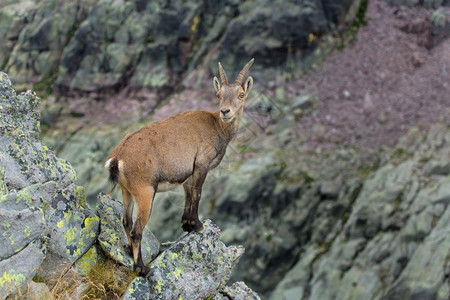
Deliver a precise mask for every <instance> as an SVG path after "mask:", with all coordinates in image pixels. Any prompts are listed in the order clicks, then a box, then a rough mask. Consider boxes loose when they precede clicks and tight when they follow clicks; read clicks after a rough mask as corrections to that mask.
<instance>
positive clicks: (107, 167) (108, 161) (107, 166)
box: [105, 158, 112, 169]
mask: <svg viewBox="0 0 450 300" xmlns="http://www.w3.org/2000/svg"><path fill="white" fill-rule="evenodd" d="M111 160H112V158H110V159H108V160H107V161H106V162H105V168H106V169H109V164H110V163H111Z"/></svg>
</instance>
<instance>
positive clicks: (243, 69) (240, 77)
mask: <svg viewBox="0 0 450 300" xmlns="http://www.w3.org/2000/svg"><path fill="white" fill-rule="evenodd" d="M254 61H255V59H254V58H252V59H251V60H250V61H249V62H248V63H247V64H246V65H245V66H244V68H242V71H241V72H240V73H239V75H238V77H237V78H236V81H235V82H236V83H238V84H242V82H243V81H244V76H245V74H247V72H248V69H250V67H251V66H252V65H253V62H254Z"/></svg>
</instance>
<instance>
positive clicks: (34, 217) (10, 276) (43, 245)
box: [0, 72, 259, 299]
mask: <svg viewBox="0 0 450 300" xmlns="http://www.w3.org/2000/svg"><path fill="white" fill-rule="evenodd" d="M0 80H1V81H0V220H1V221H0V222H1V223H0V226H1V228H2V234H1V235H0V242H1V244H2V247H1V249H0V299H5V298H7V297H9V296H11V295H14V294H17V293H19V294H20V293H23V291H24V290H26V288H28V289H30V288H31V287H33V286H35V285H36V283H35V282H34V281H39V282H40V284H39V288H38V289H43V290H44V291H46V292H43V291H40V292H39V293H40V294H46V295H47V296H48V297H50V298H52V297H53V296H51V294H50V292H49V287H50V288H52V287H53V286H54V285H55V282H56V281H58V280H61V278H62V276H63V274H66V273H68V271H69V270H70V272H71V273H75V274H77V276H84V275H86V274H88V273H89V271H90V270H91V269H92V268H93V267H94V266H95V264H96V263H98V262H99V261H101V260H102V259H105V258H106V257H109V258H110V259H112V260H114V261H116V262H117V263H118V264H121V265H123V266H126V267H128V268H130V269H131V268H132V267H133V261H132V258H131V256H130V254H129V251H128V249H127V247H126V245H125V240H126V239H125V234H124V232H123V229H122V225H121V224H122V222H121V211H122V205H121V203H120V202H118V201H116V200H114V199H111V198H109V197H107V196H105V195H102V194H101V195H99V199H98V204H97V209H91V208H89V207H88V205H87V204H86V202H85V197H84V191H83V188H82V187H80V186H77V185H76V184H75V180H76V174H75V171H74V170H73V168H72V166H71V165H70V164H69V163H68V162H67V161H65V160H62V159H59V158H58V157H56V156H55V154H54V152H53V151H52V150H50V149H49V148H48V147H46V146H45V145H44V144H42V142H41V141H40V128H39V120H40V115H39V98H38V97H37V96H36V94H35V93H34V92H33V91H27V92H26V93H22V94H20V95H16V93H15V91H14V88H13V86H12V84H11V81H10V80H9V78H8V76H7V74H5V73H1V72H0ZM147 229H148V228H147ZM219 236H220V230H219V228H218V227H217V226H216V225H214V223H212V221H210V220H207V221H205V223H204V229H203V231H202V232H201V233H190V234H187V235H185V236H183V237H182V238H181V239H179V240H178V241H176V242H174V243H173V244H172V245H171V246H170V247H167V248H166V249H165V250H164V251H160V244H159V242H158V241H157V240H156V238H155V237H154V235H153V234H152V233H151V232H150V231H148V230H147V232H146V234H145V238H144V239H143V252H144V256H145V259H146V263H147V264H149V265H150V267H151V272H150V275H149V276H148V277H147V278H136V279H135V280H134V281H132V282H131V283H130V286H129V288H128V289H127V291H126V294H125V296H124V297H125V299H179V298H180V297H181V298H183V299H194V298H198V297H201V298H210V299H259V297H258V295H257V294H256V293H254V292H253V291H251V290H250V289H249V288H248V287H247V286H246V285H245V284H244V283H242V282H238V283H235V284H233V285H231V286H226V284H227V282H228V280H229V278H230V276H231V271H232V269H233V267H234V266H235V265H236V264H237V263H238V261H239V258H240V257H241V256H242V254H243V253H244V249H243V248H242V247H240V246H238V247H235V246H230V247H227V246H225V244H224V243H222V242H221V241H220V240H219ZM42 282H44V283H45V284H46V285H47V286H45V285H43V283H42ZM73 297H75V296H73V295H72V298H73ZM75 298H76V297H75Z"/></svg>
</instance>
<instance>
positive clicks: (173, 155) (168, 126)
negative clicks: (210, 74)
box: [105, 59, 254, 275]
mask: <svg viewBox="0 0 450 300" xmlns="http://www.w3.org/2000/svg"><path fill="white" fill-rule="evenodd" d="M253 61H254V59H252V60H250V61H249V62H248V63H247V64H246V65H245V66H244V68H243V69H242V71H241V72H240V73H239V75H238V76H237V78H236V81H235V82H234V83H228V79H227V76H226V74H225V70H224V69H223V67H222V65H221V64H220V63H219V73H220V81H219V80H218V79H217V77H214V80H213V84H214V89H215V90H216V92H217V94H216V95H217V98H219V100H220V101H219V102H220V104H219V105H220V106H219V111H216V112H208V111H201V110H194V111H188V112H184V113H180V114H177V115H174V116H172V117H169V118H167V119H164V120H162V121H158V122H154V123H151V124H149V125H147V126H146V127H143V128H141V129H139V130H137V131H135V132H132V133H129V134H127V135H126V136H125V137H124V138H123V140H122V141H121V142H120V143H119V144H118V145H117V146H116V147H115V148H114V149H113V150H112V152H111V154H110V155H109V157H108V160H107V161H106V164H105V167H106V168H107V169H108V171H109V179H110V181H112V182H113V183H114V187H115V186H116V185H117V184H119V186H120V188H121V190H122V198H123V208H124V214H123V226H124V228H125V232H126V235H127V238H128V243H129V245H130V246H131V251H132V253H133V260H134V268H135V270H136V272H138V273H139V274H140V275H145V274H147V273H148V271H149V268H148V267H146V266H145V265H144V262H143V260H142V255H141V239H142V231H143V229H144V227H145V225H146V224H147V221H148V219H149V217H150V213H151V210H152V203H153V199H154V197H155V193H156V192H165V191H169V190H171V189H173V188H175V187H177V186H178V185H181V184H182V185H183V188H184V194H185V206H184V213H183V216H182V217H181V223H182V228H183V230H184V231H188V232H191V231H199V230H201V229H202V227H203V225H202V223H201V222H200V221H199V219H198V204H199V201H200V197H201V192H202V186H203V182H204V181H205V178H206V175H207V174H208V171H209V170H211V169H213V168H215V167H217V166H218V165H219V163H220V161H221V160H222V158H223V156H224V155H225V151H226V148H227V146H228V144H229V143H230V141H231V140H232V139H233V138H234V137H235V136H236V133H237V131H238V126H239V122H240V119H241V116H242V112H243V109H244V100H245V99H246V98H247V96H248V94H249V93H250V91H251V89H252V87H253V78H252V77H251V76H249V77H248V78H247V80H245V82H244V84H242V82H243V81H244V77H245V75H246V73H247V72H248V70H249V69H250V67H251V65H252V64H253ZM114 187H113V189H114ZM133 200H134V202H136V204H137V214H136V219H135V221H134V223H133V207H134V202H133Z"/></svg>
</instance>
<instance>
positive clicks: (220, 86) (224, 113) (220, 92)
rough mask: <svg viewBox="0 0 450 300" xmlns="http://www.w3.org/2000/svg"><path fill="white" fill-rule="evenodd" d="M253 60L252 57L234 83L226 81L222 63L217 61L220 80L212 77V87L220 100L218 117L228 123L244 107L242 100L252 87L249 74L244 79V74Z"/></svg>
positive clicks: (251, 79)
mask: <svg viewBox="0 0 450 300" xmlns="http://www.w3.org/2000/svg"><path fill="white" fill-rule="evenodd" d="M254 61H255V59H254V58H252V59H251V60H250V61H249V62H248V63H247V64H246V65H245V66H244V68H243V69H242V71H241V72H240V73H239V75H238V76H237V78H236V81H235V82H234V83H228V79H227V75H226V74H225V70H224V69H223V67H222V65H221V64H220V63H219V73H220V81H219V79H217V77H214V81H213V83H214V89H215V90H216V92H217V98H219V100H220V118H221V119H222V121H224V122H226V123H228V122H231V121H233V119H234V118H235V116H236V115H240V113H241V112H242V109H243V107H244V101H245V99H246V98H247V96H248V94H249V93H250V91H251V90H252V87H253V78H252V77H251V76H249V77H248V78H247V80H245V82H244V84H242V82H243V81H244V77H245V74H247V72H248V70H249V69H250V67H251V66H252V64H253V62H254Z"/></svg>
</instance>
